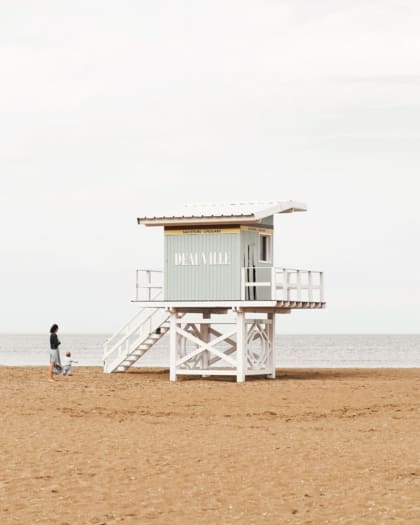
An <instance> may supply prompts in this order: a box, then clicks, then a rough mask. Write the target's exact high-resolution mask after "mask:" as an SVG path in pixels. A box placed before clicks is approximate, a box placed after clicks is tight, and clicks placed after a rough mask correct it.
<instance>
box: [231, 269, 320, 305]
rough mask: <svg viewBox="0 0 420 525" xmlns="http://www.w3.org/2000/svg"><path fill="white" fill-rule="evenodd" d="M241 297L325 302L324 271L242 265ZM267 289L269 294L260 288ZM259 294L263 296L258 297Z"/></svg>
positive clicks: (243, 298)
mask: <svg viewBox="0 0 420 525" xmlns="http://www.w3.org/2000/svg"><path fill="white" fill-rule="evenodd" d="M241 281H242V286H241V299H242V300H253V299H256V300H259V299H269V300H273V301H297V302H317V303H323V302H324V274H323V272H320V271H314V270H299V269H294V268H276V267H263V266H258V267H248V268H242V279H241ZM264 289H266V293H258V291H257V290H264ZM258 296H260V297H258Z"/></svg>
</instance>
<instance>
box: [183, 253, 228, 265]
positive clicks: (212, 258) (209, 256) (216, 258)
mask: <svg viewBox="0 0 420 525" xmlns="http://www.w3.org/2000/svg"><path fill="white" fill-rule="evenodd" d="M174 262H175V266H202V265H203V266H207V265H211V266H216V265H217V266H228V265H230V264H231V257H230V253H228V252H175V261H174Z"/></svg>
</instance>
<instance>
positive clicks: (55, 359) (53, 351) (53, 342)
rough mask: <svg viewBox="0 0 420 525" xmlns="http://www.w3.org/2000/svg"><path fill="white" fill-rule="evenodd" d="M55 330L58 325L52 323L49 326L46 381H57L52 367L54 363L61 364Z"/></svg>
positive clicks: (59, 343) (58, 341) (58, 342)
mask: <svg viewBox="0 0 420 525" xmlns="http://www.w3.org/2000/svg"><path fill="white" fill-rule="evenodd" d="M57 332H58V325H57V324H53V325H52V327H51V328H50V368H49V377H48V381H57V379H54V377H53V372H54V367H55V365H60V366H61V359H60V350H59V349H58V347H59V346H60V345H61V342H60V340H59V339H58V336H57Z"/></svg>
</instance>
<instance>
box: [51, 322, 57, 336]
mask: <svg viewBox="0 0 420 525" xmlns="http://www.w3.org/2000/svg"><path fill="white" fill-rule="evenodd" d="M57 330H58V324H53V325H52V327H51V328H50V334H55V332H56V331H57Z"/></svg>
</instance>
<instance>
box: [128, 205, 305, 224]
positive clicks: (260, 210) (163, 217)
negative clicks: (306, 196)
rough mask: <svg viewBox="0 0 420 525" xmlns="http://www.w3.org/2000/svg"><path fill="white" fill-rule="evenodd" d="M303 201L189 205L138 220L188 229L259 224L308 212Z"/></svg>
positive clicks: (139, 222) (138, 219)
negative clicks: (279, 217)
mask: <svg viewBox="0 0 420 525" xmlns="http://www.w3.org/2000/svg"><path fill="white" fill-rule="evenodd" d="M306 210H307V207H306V205H305V204H304V203H302V202H296V201H272V202H264V203H237V204H222V205H214V204H213V205H209V204H203V205H195V206H185V207H184V208H182V209H180V210H177V211H176V212H174V213H168V214H156V215H152V214H150V215H148V216H144V217H138V218H137V222H138V224H144V225H145V226H184V225H190V226H191V225H195V224H197V225H200V224H201V225H203V224H255V223H259V222H261V221H262V220H263V219H264V218H266V217H270V216H271V215H275V214H278V213H293V212H298V211H306Z"/></svg>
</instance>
